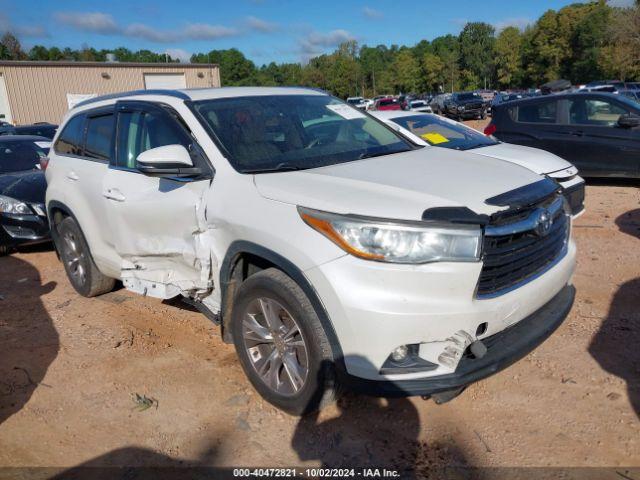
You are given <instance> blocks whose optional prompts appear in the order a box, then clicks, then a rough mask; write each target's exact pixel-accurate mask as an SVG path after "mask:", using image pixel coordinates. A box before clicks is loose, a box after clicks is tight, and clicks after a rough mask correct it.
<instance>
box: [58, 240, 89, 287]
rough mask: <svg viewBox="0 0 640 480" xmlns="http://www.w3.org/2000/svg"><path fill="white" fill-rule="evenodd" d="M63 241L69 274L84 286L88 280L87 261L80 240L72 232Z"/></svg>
mask: <svg viewBox="0 0 640 480" xmlns="http://www.w3.org/2000/svg"><path fill="white" fill-rule="evenodd" d="M62 240H63V248H64V261H65V263H66V264H67V268H68V270H69V274H70V275H71V276H72V277H73V278H74V280H75V281H76V282H77V283H78V284H80V285H84V283H85V282H86V280H87V269H86V261H85V255H84V252H83V251H82V248H81V247H80V245H79V242H78V238H77V237H76V236H75V235H74V234H73V233H72V232H65V233H64V235H63V237H62Z"/></svg>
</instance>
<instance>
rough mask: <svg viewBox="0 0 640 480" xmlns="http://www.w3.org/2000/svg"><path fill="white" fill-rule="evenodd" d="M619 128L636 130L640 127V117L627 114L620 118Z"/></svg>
mask: <svg viewBox="0 0 640 480" xmlns="http://www.w3.org/2000/svg"><path fill="white" fill-rule="evenodd" d="M618 126H620V127H622V128H635V127H639V126H640V115H633V114H629V113H626V114H624V115H620V117H619V118H618Z"/></svg>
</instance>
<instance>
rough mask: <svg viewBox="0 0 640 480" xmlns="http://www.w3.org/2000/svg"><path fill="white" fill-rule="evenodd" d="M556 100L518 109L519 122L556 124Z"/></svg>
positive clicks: (522, 106) (521, 106)
mask: <svg viewBox="0 0 640 480" xmlns="http://www.w3.org/2000/svg"><path fill="white" fill-rule="evenodd" d="M557 103H558V102H557V101H556V100H550V101H548V102H536V103H533V104H529V105H519V106H518V107H517V119H516V121H517V122H522V123H556V105H557Z"/></svg>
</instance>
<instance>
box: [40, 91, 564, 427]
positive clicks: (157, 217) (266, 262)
mask: <svg viewBox="0 0 640 480" xmlns="http://www.w3.org/2000/svg"><path fill="white" fill-rule="evenodd" d="M46 177H47V182H48V189H47V198H46V203H47V212H48V216H49V219H50V223H51V225H52V236H53V239H54V241H55V245H56V249H57V251H58V253H59V255H60V258H61V260H62V262H63V264H64V267H65V269H66V272H67V274H68V276H69V279H70V281H71V283H72V285H73V286H74V287H75V289H76V290H77V291H78V292H79V293H80V294H81V295H84V296H88V297H90V296H95V295H99V294H102V293H105V292H108V291H110V290H111V289H112V288H113V286H114V283H115V281H116V279H119V280H121V281H122V283H123V284H124V286H125V288H127V289H129V290H132V291H134V292H137V293H140V294H143V295H148V296H151V297H156V298H172V297H177V296H182V297H183V298H184V299H185V300H186V301H188V302H190V303H191V304H192V305H194V306H196V307H197V308H198V309H200V310H201V311H202V312H203V313H204V314H205V315H207V317H208V318H210V319H211V320H213V321H214V322H216V323H219V324H220V325H221V329H222V336H223V339H224V340H225V341H227V342H233V343H234V344H235V348H236V351H237V353H238V356H239V359H240V363H241V364H242V367H243V369H244V371H245V373H246V374H247V376H248V378H249V380H250V381H251V383H252V384H253V386H254V387H255V388H256V389H257V390H258V391H259V392H260V393H261V394H262V395H263V396H264V397H265V398H266V399H267V400H268V401H270V402H271V403H273V404H274V405H276V406H278V407H279V408H281V409H283V410H285V411H287V412H290V413H294V414H301V413H304V412H307V411H311V410H314V409H316V408H319V407H320V406H321V405H322V403H323V402H325V401H327V400H328V399H330V398H331V397H332V394H334V393H335V392H336V390H337V387H338V386H340V387H341V388H352V389H357V390H361V391H367V392H369V393H377V394H381V395H431V396H433V397H434V398H435V399H436V400H437V401H439V402H442V401H446V400H448V399H450V398H453V397H454V396H455V395H457V394H458V393H459V392H460V391H462V389H464V387H465V386H466V385H468V384H469V383H472V382H474V381H476V380H479V379H481V378H484V377H486V376H488V375H491V374H493V373H495V372H497V371H499V370H501V369H503V368H505V367H506V366H508V365H509V364H511V363H513V362H514V361H516V360H517V359H519V358H521V357H522V356H524V355H525V354H527V353H528V352H529V351H531V350H532V349H533V348H535V347H536V346H537V345H538V344H540V343H541V342H542V341H543V340H544V339H545V338H547V337H548V336H549V335H550V334H551V333H552V332H553V331H554V330H555V329H556V328H557V327H558V326H559V325H560V324H561V322H562V321H563V319H564V318H565V316H566V315H567V313H568V311H569V309H570V308H571V304H572V302H573V297H574V290H573V287H572V286H571V277H572V274H573V270H574V265H575V246H574V243H573V242H572V240H571V234H570V232H571V215H570V211H569V208H568V205H567V202H566V201H565V200H564V198H563V196H562V194H561V193H560V188H559V186H558V184H557V183H556V182H554V181H553V180H550V179H546V178H543V177H540V176H538V175H537V174H535V173H533V172H531V171H530V170H527V169H525V168H522V167H520V166H518V165H515V164H511V163H507V162H503V161H500V160H497V159H493V158H489V157H487V156H482V155H476V154H474V153H473V152H461V151H455V150H445V149H433V148H422V147H419V146H416V145H415V144H413V143H410V142H408V141H407V140H406V139H405V138H404V137H402V136H400V135H398V134H397V133H396V132H394V131H393V130H392V129H390V128H389V127H387V126H385V125H384V124H383V123H381V122H379V121H378V120H376V119H374V118H372V117H370V116H369V115H368V114H366V113H364V112H361V111H359V110H357V109H355V108H352V107H351V106H349V105H346V104H344V103H343V102H341V101H339V100H337V99H335V98H333V97H331V96H328V95H326V94H324V93H322V92H318V91H315V90H310V89H302V88H223V89H204V90H181V91H169V90H165V91H141V92H130V93H126V94H121V95H115V96H107V97H100V98H96V99H92V100H89V101H87V102H85V103H83V104H80V105H79V106H77V107H76V108H74V109H73V110H71V111H70V112H69V114H68V115H67V117H66V119H65V121H64V122H63V124H62V126H61V127H60V128H59V129H58V134H57V136H56V138H55V139H54V145H53V148H52V150H51V152H50V160H49V163H48V166H47V168H46Z"/></svg>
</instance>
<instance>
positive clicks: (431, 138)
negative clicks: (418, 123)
mask: <svg viewBox="0 0 640 480" xmlns="http://www.w3.org/2000/svg"><path fill="white" fill-rule="evenodd" d="M420 136H421V137H422V138H424V139H425V140H426V141H427V142H429V143H431V144H433V145H438V144H439V143H446V142H448V141H449V139H448V138H447V137H445V136H444V135H441V134H439V133H437V132H430V133H423V134H422V135H420Z"/></svg>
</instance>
